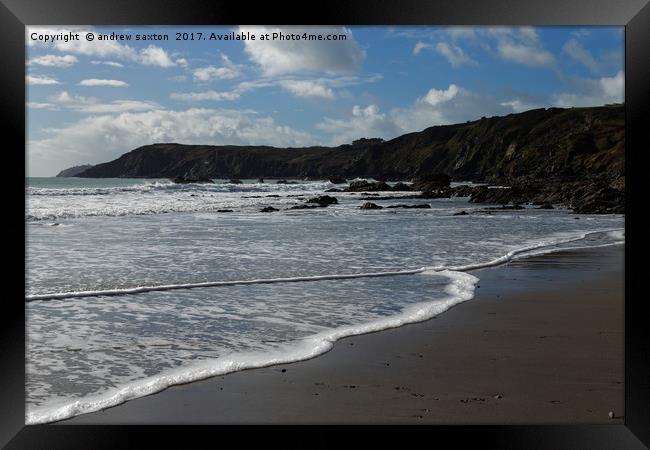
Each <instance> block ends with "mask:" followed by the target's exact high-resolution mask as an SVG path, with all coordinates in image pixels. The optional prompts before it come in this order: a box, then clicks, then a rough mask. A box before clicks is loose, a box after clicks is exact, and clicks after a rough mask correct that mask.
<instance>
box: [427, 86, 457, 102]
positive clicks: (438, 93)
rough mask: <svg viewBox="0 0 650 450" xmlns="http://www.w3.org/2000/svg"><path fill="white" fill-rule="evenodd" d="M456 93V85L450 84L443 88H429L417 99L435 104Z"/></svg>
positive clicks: (452, 96)
mask: <svg viewBox="0 0 650 450" xmlns="http://www.w3.org/2000/svg"><path fill="white" fill-rule="evenodd" d="M457 94H458V86H456V85H455V84H450V85H449V87H448V88H447V89H445V90H438V89H430V90H429V92H427V94H426V95H425V96H424V97H423V98H422V99H419V100H418V101H421V102H424V103H428V104H429V105H431V106H436V105H438V104H440V103H443V102H447V101H449V100H451V99H452V98H454V97H455V96H456V95H457Z"/></svg>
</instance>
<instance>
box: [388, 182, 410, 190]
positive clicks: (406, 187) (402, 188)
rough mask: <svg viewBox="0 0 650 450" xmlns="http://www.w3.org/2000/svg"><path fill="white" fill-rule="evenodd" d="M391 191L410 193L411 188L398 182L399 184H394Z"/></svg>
mask: <svg viewBox="0 0 650 450" xmlns="http://www.w3.org/2000/svg"><path fill="white" fill-rule="evenodd" d="M391 190H392V191H395V192H403V191H412V190H413V187H412V186H409V185H408V184H406V183H402V182H400V183H396V184H395V185H394V186H393V187H392V188H391Z"/></svg>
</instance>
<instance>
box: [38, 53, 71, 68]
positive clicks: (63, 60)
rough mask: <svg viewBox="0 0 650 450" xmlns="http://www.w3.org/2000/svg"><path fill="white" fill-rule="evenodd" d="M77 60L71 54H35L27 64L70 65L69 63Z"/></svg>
mask: <svg viewBox="0 0 650 450" xmlns="http://www.w3.org/2000/svg"><path fill="white" fill-rule="evenodd" d="M77 62H79V60H78V59H77V57H76V56H73V55H65V56H57V55H43V56H37V57H34V58H31V59H30V60H29V61H28V62H27V64H28V65H34V64H36V65H39V66H47V67H70V66H71V65H73V64H75V63H77Z"/></svg>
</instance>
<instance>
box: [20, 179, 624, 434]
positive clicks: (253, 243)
mask: <svg viewBox="0 0 650 450" xmlns="http://www.w3.org/2000/svg"><path fill="white" fill-rule="evenodd" d="M215 181H216V183H215V184H201V185H197V184H193V185H175V184H172V183H171V182H169V181H168V180H144V179H77V178H29V179H28V180H27V186H26V196H27V209H26V215H25V221H26V230H27V242H26V277H27V292H26V303H25V304H26V316H27V323H26V333H27V350H26V351H27V355H26V368H27V417H26V423H30V424H33V423H44V422H52V421H56V420H62V419H65V418H68V417H71V416H74V415H77V414H83V413H87V412H92V411H97V410H100V409H103V408H106V407H109V406H113V405H116V404H119V403H122V402H124V401H128V400H129V399H133V398H137V397H141V396H143V395H148V394H151V393H154V392H158V391H160V390H162V389H164V388H166V387H168V386H171V385H174V384H178V383H184V382H189V381H193V380H197V379H201V378H205V377H209V376H213V375H218V374H224V373H228V372H232V371H236V370H241V369H244V368H250V367H260V366H265V365H270V364H277V363H281V362H288V361H296V360H300V359H305V358H310V357H314V356H317V355H319V354H321V353H323V352H325V351H327V350H328V349H329V348H331V346H332V344H333V343H334V342H335V341H336V340H338V339H340V338H342V337H345V336H349V335H354V334H360V333H365V332H370V331H377V330H381V329H385V328H390V327H396V326H400V325H403V324H406V323H411V322H416V321H421V320H425V319H427V318H430V317H432V316H435V315H437V314H441V313H443V312H444V311H446V310H447V309H448V308H450V307H452V306H453V305H455V304H457V303H459V302H463V301H467V300H471V299H472V297H473V295H474V287H475V285H476V283H477V282H478V278H477V277H476V276H474V275H472V269H473V268H478V267H485V266H489V265H495V264H503V263H507V261H509V260H511V259H513V258H521V257H526V256H527V255H531V254H539V253H543V252H550V251H557V250H558V249H562V248H576V247H589V246H602V245H617V244H620V243H623V242H624V217H623V216H620V215H607V216H598V215H580V216H577V215H575V214H572V213H571V212H570V211H567V210H565V209H555V210H539V209H535V208H533V207H527V208H526V209H524V210H516V211H497V212H492V213H489V214H488V213H477V214H469V215H462V216H456V215H454V213H456V212H458V211H461V210H466V211H470V210H479V209H483V208H484V207H485V206H486V205H475V204H472V203H469V202H468V201H467V200H468V199H467V198H452V199H436V200H372V199H371V198H369V199H366V198H365V197H362V196H361V195H360V194H358V193H332V194H330V195H333V196H336V197H337V198H338V200H339V204H336V205H331V206H329V207H327V208H318V209H307V210H289V209H288V208H290V207H291V206H294V205H300V204H303V203H304V201H305V200H306V199H308V198H309V197H311V196H314V195H317V194H321V193H322V192H323V191H324V190H325V189H327V188H331V187H341V186H335V185H333V184H330V183H329V182H314V181H310V182H307V181H296V182H295V184H275V181H273V180H267V182H266V183H258V182H257V181H255V180H244V184H229V183H227V182H226V181H225V180H215ZM379 194H380V195H383V194H382V193H379ZM386 194H388V193H386ZM391 195H401V194H399V193H391ZM368 200H369V201H374V202H375V203H377V204H381V205H383V206H387V205H390V204H396V203H404V204H414V203H428V204H430V205H431V209H383V210H370V211H364V210H359V209H358V206H359V205H360V204H362V203H363V202H365V201H368ZM266 206H273V207H275V208H277V209H279V211H277V212H272V213H262V212H260V209H261V208H263V207H266ZM220 209H232V210H233V212H229V213H225V212H217V211H218V210H220Z"/></svg>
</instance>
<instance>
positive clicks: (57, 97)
mask: <svg viewBox="0 0 650 450" xmlns="http://www.w3.org/2000/svg"><path fill="white" fill-rule="evenodd" d="M47 100H48V101H49V102H50V103H46V104H47V105H52V106H53V107H61V108H66V109H69V110H71V111H77V112H82V113H92V114H98V113H99V114H104V113H119V112H126V111H148V110H152V109H160V107H161V106H160V105H159V104H157V103H155V102H150V101H140V100H115V101H112V102H109V103H102V102H100V101H99V99H97V98H95V97H84V96H81V95H71V94H69V93H68V92H67V91H61V92H59V93H57V94H54V95H51V96H49V97H48V98H47ZM50 109H51V108H50Z"/></svg>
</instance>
